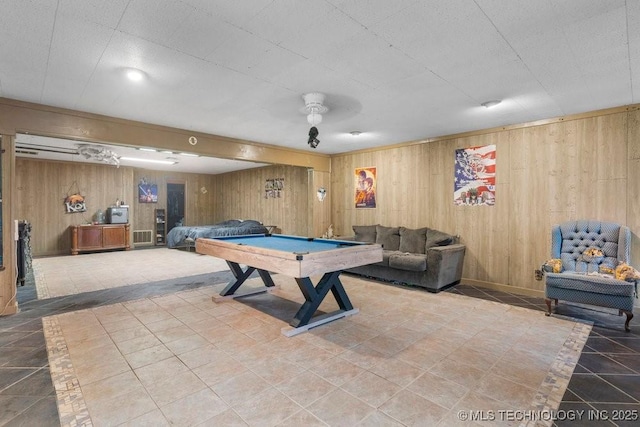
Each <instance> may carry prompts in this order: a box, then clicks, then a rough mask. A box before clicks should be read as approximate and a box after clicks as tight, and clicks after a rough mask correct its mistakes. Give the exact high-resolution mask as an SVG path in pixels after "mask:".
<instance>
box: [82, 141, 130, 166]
mask: <svg viewBox="0 0 640 427" xmlns="http://www.w3.org/2000/svg"><path fill="white" fill-rule="evenodd" d="M78 154H79V155H81V156H82V157H84V158H85V159H87V160H89V159H91V160H97V161H99V162H105V163H108V164H110V165H115V166H120V161H119V159H120V157H119V156H118V155H117V154H116V153H115V152H114V151H112V150H109V149H108V148H107V147H103V146H102V145H93V144H79V145H78Z"/></svg>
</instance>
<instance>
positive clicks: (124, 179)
mask: <svg viewBox="0 0 640 427" xmlns="http://www.w3.org/2000/svg"><path fill="white" fill-rule="evenodd" d="M16 171H17V172H16V190H17V191H16V194H15V196H16V197H15V208H16V214H17V217H18V218H19V219H25V220H28V221H29V222H30V223H31V226H32V236H31V248H32V253H33V255H34V256H50V255H66V254H69V250H70V240H69V239H70V235H69V226H70V225H78V224H87V223H90V222H91V221H93V220H94V218H93V216H94V214H95V213H96V212H97V211H98V210H102V211H103V212H105V211H106V209H107V208H108V207H109V206H113V205H114V204H115V202H116V199H120V200H122V201H124V202H125V203H126V204H127V205H129V222H130V223H131V230H132V232H133V231H134V230H151V229H153V228H154V220H155V217H154V209H155V208H166V207H167V204H166V188H167V185H166V184H167V183H168V182H181V183H184V184H185V199H186V200H185V202H186V206H185V216H186V218H185V220H186V221H187V222H186V223H187V224H210V223H212V222H213V221H214V199H215V193H214V192H213V191H211V190H212V189H213V187H214V184H213V182H214V180H215V177H214V176H213V175H196V174H186V173H178V174H168V173H166V172H162V171H152V170H146V169H137V168H129V167H119V168H116V167H114V166H108V165H96V164H89V163H75V162H52V161H42V160H31V159H25V158H17V159H16ZM143 177H144V178H145V179H146V180H147V181H148V182H150V183H155V184H157V185H158V203H138V201H137V197H138V190H137V188H138V183H139V181H140V179H141V178H143ZM202 187H204V188H205V189H208V190H207V192H206V193H205V192H203V191H201V190H200V189H201V188H202ZM76 191H79V192H80V194H82V195H83V196H84V197H85V201H86V206H87V211H86V212H84V213H66V209H65V206H64V204H63V201H64V198H65V197H66V196H67V195H68V194H70V193H74V192H76Z"/></svg>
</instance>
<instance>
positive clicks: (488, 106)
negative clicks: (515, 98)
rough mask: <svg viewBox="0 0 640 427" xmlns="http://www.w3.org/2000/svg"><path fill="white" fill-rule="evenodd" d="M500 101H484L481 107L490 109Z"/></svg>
mask: <svg viewBox="0 0 640 427" xmlns="http://www.w3.org/2000/svg"><path fill="white" fill-rule="evenodd" d="M501 102H502V101H500V100H498V99H494V100H492V101H486V102H483V103H482V104H480V105H482V106H483V107H484V108H491V107H495V106H496V105H498V104H500V103H501Z"/></svg>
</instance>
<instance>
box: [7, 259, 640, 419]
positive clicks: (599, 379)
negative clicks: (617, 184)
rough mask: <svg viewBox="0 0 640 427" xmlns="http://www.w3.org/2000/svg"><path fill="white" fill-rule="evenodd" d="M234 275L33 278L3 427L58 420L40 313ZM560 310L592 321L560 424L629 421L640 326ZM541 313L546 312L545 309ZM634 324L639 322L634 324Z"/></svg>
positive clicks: (10, 350)
mask: <svg viewBox="0 0 640 427" xmlns="http://www.w3.org/2000/svg"><path fill="white" fill-rule="evenodd" d="M229 279H230V273H228V272H219V273H213V274H210V275H202V276H195V277H189V278H184V279H175V280H167V281H164V282H156V283H152V284H148V285H144V286H141V285H134V286H126V287H121V288H114V289H108V290H103V291H97V292H89V293H84V294H80V295H73V296H67V297H60V298H51V299H46V300H40V301H38V300H37V298H36V294H35V285H34V282H33V277H27V281H26V285H25V286H23V287H20V288H19V290H18V300H19V301H20V309H21V312H20V313H18V314H16V315H13V316H9V317H4V318H0V426H57V425H59V423H58V410H57V406H56V396H55V391H54V389H53V384H52V383H51V377H50V375H49V365H48V360H47V351H46V346H45V340H44V334H43V331H42V322H41V318H42V317H43V316H49V315H54V314H60V313H64V312H68V311H73V310H81V309H85V308H89V307H96V306H100V305H108V304H113V303H116V302H121V301H127V300H133V299H139V298H144V297H148V296H155V295H162V294H167V293H172V292H177V291H180V290H183V289H193V288H194V287H199V286H204V285H208V284H212V283H225V282H227V281H228V280H229ZM447 292H451V293H457V294H461V295H466V296H469V297H475V298H482V299H486V300H492V301H497V302H502V303H506V304H511V305H517V306H520V307H526V308H530V309H533V310H540V311H544V310H546V306H545V304H544V300H543V299H542V298H531V297H523V296H518V295H515V294H510V293H505V292H500V291H495V290H490V289H485V288H480V287H476V286H471V285H466V284H460V285H458V286H455V287H453V288H451V289H449V290H447ZM558 313H559V314H562V315H566V316H571V317H575V318H579V319H585V320H589V321H593V322H594V327H593V330H592V332H591V335H590V336H589V339H588V341H587V343H586V346H585V348H584V349H583V352H582V355H581V357H580V360H579V362H578V366H577V367H576V369H575V371H574V373H573V376H572V377H571V381H570V383H569V386H568V389H567V391H566V393H565V395H564V398H563V401H562V403H561V405H560V408H559V411H558V413H557V417H558V419H557V420H556V421H555V423H554V425H556V426H558V427H560V426H567V425H584V424H586V425H589V426H594V427H595V426H615V425H617V426H630V425H638V420H639V418H638V417H639V415H640V333H639V331H640V326H638V325H637V322H635V323H636V325H634V322H633V321H632V323H631V326H632V332H630V333H625V332H624V328H623V325H624V320H623V317H618V316H616V315H612V314H610V313H607V312H603V311H602V310H595V309H591V308H581V307H574V306H569V305H566V304H562V302H561V304H560V306H559V308H558ZM541 315H542V313H541ZM634 326H635V327H634Z"/></svg>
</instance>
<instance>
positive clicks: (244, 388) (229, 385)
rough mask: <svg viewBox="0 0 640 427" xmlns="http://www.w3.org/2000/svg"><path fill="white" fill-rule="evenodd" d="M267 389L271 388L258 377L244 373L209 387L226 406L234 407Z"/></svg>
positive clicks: (250, 373) (251, 373)
mask: <svg viewBox="0 0 640 427" xmlns="http://www.w3.org/2000/svg"><path fill="white" fill-rule="evenodd" d="M269 387H271V386H270V385H269V383H268V382H266V381H265V380H263V379H262V378H260V377H259V376H258V375H256V374H254V373H253V372H249V371H246V372H243V373H242V374H240V375H237V376H235V377H232V378H229V379H228V380H226V381H222V382H219V383H217V384H215V385H213V386H211V389H212V390H213V391H214V392H215V393H216V394H217V395H218V396H220V397H221V398H222V399H223V400H224V401H225V402H226V403H227V404H229V405H231V406H235V405H239V404H241V403H242V402H244V401H245V400H246V399H250V398H251V397H252V396H255V395H257V394H259V393H261V392H263V391H264V390H266V389H267V388H269Z"/></svg>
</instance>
